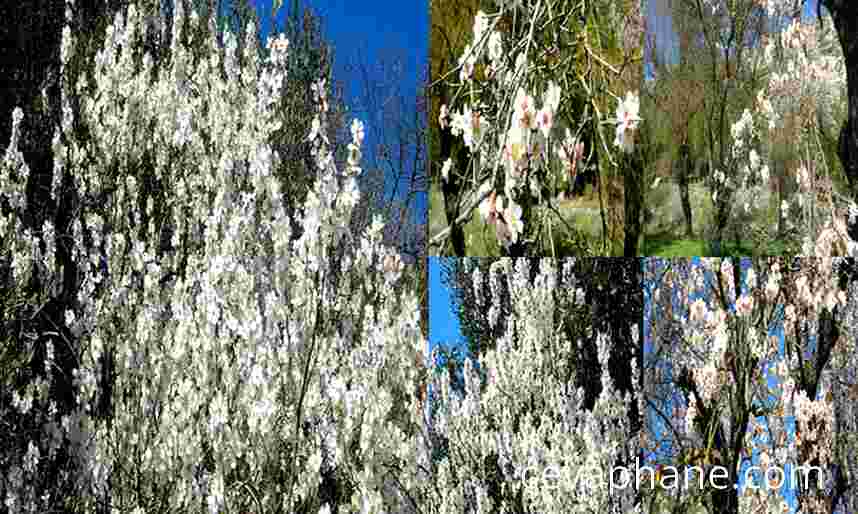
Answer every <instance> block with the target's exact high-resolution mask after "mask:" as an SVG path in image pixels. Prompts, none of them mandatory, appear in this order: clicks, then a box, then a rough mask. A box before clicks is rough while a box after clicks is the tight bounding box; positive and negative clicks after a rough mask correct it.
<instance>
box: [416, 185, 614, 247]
mask: <svg viewBox="0 0 858 514" xmlns="http://www.w3.org/2000/svg"><path fill="white" fill-rule="evenodd" d="M555 205H557V206H558V211H559V212H560V214H561V216H562V217H563V219H564V220H565V221H566V223H564V222H563V221H561V220H560V219H558V217H557V215H556V214H553V213H549V214H548V219H549V220H551V226H550V227H551V236H552V237H551V239H552V240H553V241H554V250H555V252H556V253H557V255H558V256H561V255H563V256H565V255H574V254H576V253H579V252H577V251H576V248H575V243H573V241H574V240H575V237H574V236H571V235H570V231H569V229H568V228H567V224H568V225H569V226H571V227H573V228H574V229H575V230H577V231H579V233H580V234H581V236H580V237H579V238H578V239H579V240H580V239H581V237H583V238H584V239H586V240H587V242H590V243H595V242H597V241H599V240H600V239H601V237H602V221H601V218H600V216H599V198H598V196H596V195H593V194H591V191H590V190H589V189H588V190H586V191H585V192H584V194H583V195H582V196H580V197H577V198H575V199H574V200H566V201H562V202H559V203H555ZM445 228H447V218H446V216H445V215H444V198H443V195H442V194H441V191H440V189H439V188H438V186H437V184H436V183H433V184H432V185H431V187H430V190H429V238H430V239H431V238H432V237H434V236H435V235H436V234H438V233H440V232H441V231H442V230H444V229H445ZM545 239H546V241H547V240H548V238H545ZM465 246H466V248H467V254H468V255H472V256H483V255H485V256H493V255H500V245H499V244H498V241H497V237H496V236H495V233H494V230H492V229H491V228H489V227H488V226H486V224H485V222H484V221H483V220H482V219H481V217H480V213H479V211H477V210H475V211H474V212H473V213H472V214H471V219H470V220H469V221H468V223H466V224H465ZM438 251H439V250H438V248H437V247H433V248H431V249H430V253H432V254H437V253H438ZM444 252H445V253H446V254H449V252H450V250H449V246H448V249H446V250H444ZM541 254H542V255H546V256H550V255H551V248H550V247H549V245H548V244H547V243H546V245H545V248H543V249H542V250H541Z"/></svg>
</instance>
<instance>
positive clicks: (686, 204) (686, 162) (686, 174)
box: [677, 146, 694, 238]
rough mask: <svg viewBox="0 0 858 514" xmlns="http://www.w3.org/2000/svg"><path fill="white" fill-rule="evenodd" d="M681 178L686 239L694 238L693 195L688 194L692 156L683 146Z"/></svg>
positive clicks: (680, 164)
mask: <svg viewBox="0 0 858 514" xmlns="http://www.w3.org/2000/svg"><path fill="white" fill-rule="evenodd" d="M678 171H679V176H678V177H677V179H678V180H677V182H678V183H679V199H680V201H681V202H682V215H683V217H684V218H685V237H688V238H691V237H694V225H693V223H692V219H691V195H690V194H689V192H688V181H689V179H690V175H691V155H690V152H689V151H688V148H687V146H683V149H682V153H681V157H680V163H679V170H678Z"/></svg>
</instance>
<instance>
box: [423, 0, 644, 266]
mask: <svg viewBox="0 0 858 514" xmlns="http://www.w3.org/2000/svg"><path fill="white" fill-rule="evenodd" d="M627 4H629V3H628V2H626V3H623V4H622V5H621V6H612V7H611V8H602V7H599V6H597V5H588V4H587V3H585V2H582V3H577V4H572V3H569V2H555V1H551V0H546V1H528V2H523V3H522V2H519V3H516V4H515V5H509V4H507V3H499V4H498V5H499V7H500V9H499V10H498V11H497V12H493V13H490V14H486V13H485V12H483V11H479V12H478V13H477V14H476V17H475V18H474V26H473V39H472V40H471V43H469V44H468V45H467V46H466V47H465V48H464V50H463V51H462V54H461V57H460V58H459V61H458V65H457V66H456V68H455V69H454V70H450V72H449V73H445V74H444V75H443V76H442V77H441V78H440V79H439V80H448V81H449V82H450V83H451V87H452V88H453V90H454V91H455V93H454V95H453V98H452V101H451V102H450V104H449V105H447V104H445V105H442V106H441V108H440V116H439V119H438V126H439V127H440V130H442V131H444V130H450V131H451V132H452V135H453V136H455V137H457V138H461V140H462V142H463V143H464V147H465V149H466V151H467V153H468V155H469V159H468V161H467V163H462V162H460V163H459V165H458V166H452V162H450V161H448V159H450V158H451V155H442V156H441V159H442V161H443V162H444V166H443V168H442V175H443V177H442V178H443V180H444V182H445V184H446V183H448V182H451V181H452V182H455V183H456V184H464V188H463V190H462V193H461V194H460V195H458V196H457V195H454V194H453V193H454V192H453V191H452V190H449V191H448V190H447V189H445V200H444V201H445V202H446V203H451V202H453V203H456V206H457V208H455V209H449V208H447V214H448V217H449V216H450V214H451V213H458V218H457V219H448V223H449V225H450V226H449V227H448V228H447V229H446V230H444V231H442V232H440V233H438V234H436V235H435V236H434V237H433V238H432V241H431V244H433V245H436V246H437V245H441V244H443V243H444V241H445V239H446V238H448V237H450V236H451V234H453V233H454V232H455V231H456V230H457V229H456V226H457V225H459V224H462V223H463V222H466V221H467V220H469V219H470V217H471V215H472V213H473V212H474V211H475V210H477V209H479V211H480V212H481V213H482V219H483V221H484V222H485V223H486V225H487V228H489V229H490V231H491V232H493V233H495V234H496V236H497V239H498V242H499V243H500V245H501V247H502V248H503V250H504V252H505V253H507V254H509V255H511V256H519V255H525V254H528V255H530V254H535V255H541V254H542V252H543V251H545V252H550V254H551V255H553V256H556V252H557V249H556V248H555V245H554V242H553V241H554V236H553V235H552V234H553V231H555V230H558V231H561V232H567V237H572V236H573V235H574V234H575V233H577V229H576V228H575V227H572V226H571V225H569V222H568V220H566V219H565V218H564V216H563V215H562V214H561V213H560V211H559V210H558V206H557V205H555V202H556V200H555V197H556V196H557V194H558V192H559V188H560V187H561V186H562V185H563V184H564V183H569V184H574V181H575V179H576V176H577V174H578V173H581V172H582V171H583V169H582V168H584V167H585V166H593V167H594V168H596V170H597V171H596V172H597V173H598V174H603V173H604V172H603V171H602V170H600V169H599V164H598V163H597V161H596V159H597V158H600V159H602V161H598V162H604V163H605V164H602V166H607V163H610V165H611V166H620V164H621V163H618V161H620V159H619V156H621V155H622V154H623V153H630V152H631V151H632V150H633V149H634V140H635V132H636V131H637V128H638V122H639V121H640V118H639V109H638V107H639V102H638V100H637V93H636V91H631V90H626V89H625V88H626V87H628V86H626V83H631V82H632V81H633V79H634V78H636V77H638V76H637V75H634V74H632V73H630V72H629V71H623V70H628V69H631V68H633V67H634V66H633V65H631V63H632V62H634V60H635V56H636V55H637V54H636V52H637V51H638V50H639V46H640V44H639V41H638V42H637V43H635V42H634V40H635V37H634V35H632V36H629V35H628V34H627V33H634V34H637V32H635V27H636V24H635V20H639V18H640V17H639V16H636V11H635V10H636V9H638V8H639V6H638V5H637V3H636V2H631V5H627ZM578 18H582V19H584V20H585V23H584V24H583V25H581V24H578V23H576V24H573V25H568V24H567V23H566V22H565V21H564V20H571V19H578ZM601 23H604V24H609V25H610V26H611V29H610V33H609V34H598V33H599V31H600V30H602V29H601V28H600V27H601V25H599V24H601ZM617 26H619V27H620V30H619V33H616V32H617V29H616V28H615V27H617ZM569 27H575V30H574V31H573V32H572V33H568V32H569V30H568V29H569ZM594 34H598V35H594ZM638 35H639V34H638ZM607 41H611V43H608V42H607ZM611 45H613V46H611ZM591 68H595V69H597V70H599V71H598V72H594V73H585V72H584V70H585V69H591ZM453 72H457V73H455V74H454V73H453ZM452 75H455V77H452ZM448 77H450V78H449V79H448ZM456 79H458V80H456ZM453 81H455V84H453V83H452V82H453ZM621 88H623V89H621ZM615 89H617V90H620V91H622V92H621V93H618V94H615V93H613V92H612V91H614V90H615ZM614 108H616V114H617V115H616V117H615V118H612V117H610V116H609V114H608V112H607V111H608V110H613V109H614ZM603 125H613V126H615V127H616V138H614V139H613V140H611V139H610V138H609V137H606V136H605V135H604V133H603ZM585 141H586V142H587V144H586V148H585V147H584V146H582V143H584V142H585ZM599 155H601V157H598V156H599ZM448 163H449V164H448ZM619 169H620V172H621V173H625V174H628V173H627V170H625V169H623V168H622V167H620V168H619ZM451 173H453V174H454V176H453V177H451V176H450V174H451ZM629 176H637V175H635V174H634V173H632V174H629ZM600 184H601V182H600ZM448 189H449V188H448ZM630 189H632V188H630ZM637 190H638V191H640V190H641V189H640V188H637ZM600 198H601V194H600ZM635 201H637V202H638V203H640V201H641V199H639V198H636V200H635ZM613 207H615V206H611V208H613ZM604 210H605V205H604V203H602V218H603V219H602V225H603V227H602V228H603V230H602V232H603V238H602V241H601V247H599V248H598V249H597V246H596V245H593V247H592V248H589V250H587V249H581V250H582V251H584V252H585V253H586V252H595V253H599V254H604V253H606V252H607V251H608V245H607V242H606V241H607V234H606V232H607V227H606V223H605V219H604V215H605V212H604ZM639 211H640V209H637V211H635V212H638V216H639ZM635 226H636V224H635V223H631V224H629V225H628V226H627V228H628V229H630V230H631V229H633V227H635ZM633 231H634V230H633ZM632 239H633V240H634V241H635V243H637V233H635V234H634V235H633V236H632ZM454 246H456V245H455V242H454ZM635 254H636V248H635V249H634V250H633V251H632V255H635Z"/></svg>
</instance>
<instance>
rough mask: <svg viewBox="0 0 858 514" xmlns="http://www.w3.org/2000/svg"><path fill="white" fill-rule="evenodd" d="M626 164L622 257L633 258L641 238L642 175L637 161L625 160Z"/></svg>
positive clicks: (624, 174)
mask: <svg viewBox="0 0 858 514" xmlns="http://www.w3.org/2000/svg"><path fill="white" fill-rule="evenodd" d="M626 163H627V164H626V170H625V173H623V182H624V184H623V189H624V190H623V200H624V209H623V218H624V222H625V223H624V225H625V241H624V244H623V255H624V256H625V257H635V256H637V254H638V242H639V241H640V236H641V206H642V204H643V194H642V187H641V180H642V176H643V173H642V172H641V167H640V166H639V164H640V163H639V162H638V160H637V159H626Z"/></svg>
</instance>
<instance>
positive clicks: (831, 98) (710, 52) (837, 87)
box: [641, 0, 858, 257]
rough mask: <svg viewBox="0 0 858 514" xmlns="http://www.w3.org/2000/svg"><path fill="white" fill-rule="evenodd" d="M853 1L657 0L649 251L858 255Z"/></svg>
mask: <svg viewBox="0 0 858 514" xmlns="http://www.w3.org/2000/svg"><path fill="white" fill-rule="evenodd" d="M844 4H850V3H849V2H845V3H844V2H838V1H825V0H821V1H817V0H807V1H799V2H793V1H782V0H775V1H768V2H759V1H756V0H739V1H726V0H707V1H702V2H698V1H696V0H651V1H649V2H648V5H647V14H646V19H647V23H646V25H647V30H646V32H647V33H646V60H645V66H644V67H645V70H644V87H643V88H642V90H643V92H642V94H641V105H642V107H641V109H642V117H643V118H644V119H645V120H647V123H646V126H645V128H646V129H647V130H649V131H650V134H649V135H648V136H646V135H644V134H641V137H642V139H646V140H648V141H649V144H650V145H651V146H650V147H648V148H647V149H646V151H645V152H644V153H645V154H646V158H645V161H646V164H645V166H644V169H645V175H646V176H645V179H644V182H645V184H647V187H646V190H647V200H646V202H645V203H646V207H645V209H644V210H645V215H644V220H645V221H644V229H643V232H644V239H645V245H644V251H643V252H642V254H643V255H652V256H664V257H671V256H689V257H691V256H736V257H738V256H765V255H806V256H811V255H814V256H818V257H819V256H844V255H851V254H852V252H854V251H855V250H854V236H855V235H856V234H858V231H856V225H855V216H854V213H855V212H858V209H856V204H855V200H856V195H855V191H856V189H855V186H854V184H855V178H854V177H855V176H858V175H856V174H855V173H854V172H853V171H851V170H852V169H853V168H854V164H852V161H851V160H850V159H851V157H850V156H851V155H854V154H852V153H850V149H851V148H853V146H858V142H853V140H852V139H851V138H852V129H851V127H853V126H854V125H855V123H856V122H855V120H851V121H849V120H848V119H847V118H848V116H849V114H848V113H849V109H848V106H849V105H855V104H856V102H858V98H856V99H852V100H850V99H849V98H848V95H847V92H848V90H849V88H854V86H856V85H858V84H851V85H848V84H847V77H848V73H847V66H846V63H847V62H849V59H848V58H847V57H848V56H845V55H844V49H846V50H848V49H849V48H850V46H849V44H850V43H849V41H850V40H851V39H849V38H850V37H853V36H848V34H850V33H851V32H854V31H852V30H851V29H847V28H846V27H847V26H851V25H848V24H849V23H852V21H851V20H853V19H854V16H855V14H856V12H855V11H854V10H850V9H853V8H852V7H847V6H846V5H844ZM855 141H858V139H856V140H855ZM855 169H858V168H855ZM850 234H852V235H851V236H850Z"/></svg>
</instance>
